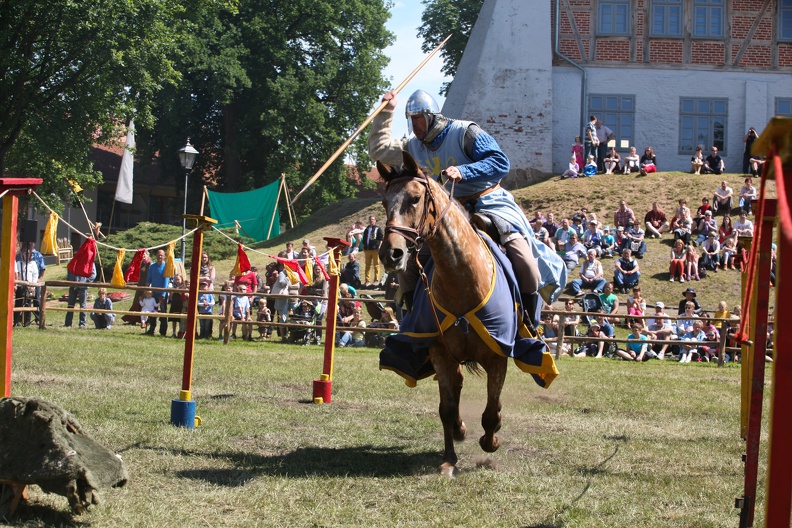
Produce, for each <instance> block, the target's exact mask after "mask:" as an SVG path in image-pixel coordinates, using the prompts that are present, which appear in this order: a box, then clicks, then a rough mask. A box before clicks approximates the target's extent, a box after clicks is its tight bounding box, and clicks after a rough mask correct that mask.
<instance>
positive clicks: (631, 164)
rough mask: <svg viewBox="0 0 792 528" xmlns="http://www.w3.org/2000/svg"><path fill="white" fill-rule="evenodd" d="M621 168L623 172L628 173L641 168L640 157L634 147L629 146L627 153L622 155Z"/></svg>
mask: <svg viewBox="0 0 792 528" xmlns="http://www.w3.org/2000/svg"><path fill="white" fill-rule="evenodd" d="M623 169H624V174H630V173H631V172H638V171H640V170H641V157H640V156H639V155H638V152H637V151H636V150H635V147H630V152H629V154H627V155H626V156H624V166H623Z"/></svg>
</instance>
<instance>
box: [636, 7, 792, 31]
mask: <svg viewBox="0 0 792 528" xmlns="http://www.w3.org/2000/svg"><path fill="white" fill-rule="evenodd" d="M789 1H791V2H792V0H789ZM651 13H652V15H651V17H652V18H651V26H650V27H651V34H652V36H653V37H681V36H682V0H654V1H653V2H652V11H651Z"/></svg>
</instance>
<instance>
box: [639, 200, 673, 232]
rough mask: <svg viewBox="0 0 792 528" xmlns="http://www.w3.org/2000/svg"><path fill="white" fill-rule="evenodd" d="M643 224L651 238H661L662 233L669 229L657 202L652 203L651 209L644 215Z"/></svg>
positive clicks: (669, 225)
mask: <svg viewBox="0 0 792 528" xmlns="http://www.w3.org/2000/svg"><path fill="white" fill-rule="evenodd" d="M644 224H645V225H646V231H648V232H649V236H650V237H651V238H663V233H664V232H665V231H668V230H669V228H670V227H671V224H669V223H668V219H667V218H666V215H665V213H664V212H663V211H662V210H661V209H660V206H659V205H658V204H657V202H652V209H651V210H650V211H649V212H648V213H646V214H645V215H644Z"/></svg>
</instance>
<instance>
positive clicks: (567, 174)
mask: <svg viewBox="0 0 792 528" xmlns="http://www.w3.org/2000/svg"><path fill="white" fill-rule="evenodd" d="M578 174H580V165H578V162H577V159H576V158H575V155H574V154H572V157H571V158H570V159H569V168H568V169H567V170H565V171H564V173H563V174H562V175H561V179H562V180H563V179H565V178H577V177H578Z"/></svg>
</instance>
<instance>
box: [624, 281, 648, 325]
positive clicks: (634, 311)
mask: <svg viewBox="0 0 792 528" xmlns="http://www.w3.org/2000/svg"><path fill="white" fill-rule="evenodd" d="M627 313H628V314H630V315H636V316H643V315H646V299H644V298H643V297H642V296H641V287H640V286H635V287H634V288H633V290H632V295H630V296H629V297H627ZM628 321H630V322H636V321H637V322H641V321H642V319H628Z"/></svg>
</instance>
